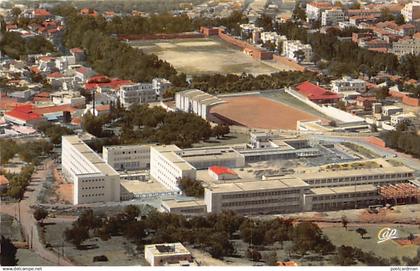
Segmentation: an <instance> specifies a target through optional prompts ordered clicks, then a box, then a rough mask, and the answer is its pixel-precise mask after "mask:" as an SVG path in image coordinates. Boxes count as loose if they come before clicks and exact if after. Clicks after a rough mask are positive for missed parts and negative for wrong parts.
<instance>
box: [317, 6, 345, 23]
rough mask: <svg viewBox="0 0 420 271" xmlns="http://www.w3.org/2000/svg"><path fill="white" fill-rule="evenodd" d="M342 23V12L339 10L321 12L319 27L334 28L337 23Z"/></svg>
mask: <svg viewBox="0 0 420 271" xmlns="http://www.w3.org/2000/svg"><path fill="white" fill-rule="evenodd" d="M343 21H344V11H343V10H341V9H329V10H326V11H324V12H322V15H321V25H322V26H336V25H338V23H340V22H343Z"/></svg>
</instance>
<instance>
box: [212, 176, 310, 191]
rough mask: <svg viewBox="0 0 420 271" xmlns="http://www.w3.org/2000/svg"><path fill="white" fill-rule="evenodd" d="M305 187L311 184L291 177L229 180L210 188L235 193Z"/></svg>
mask: <svg viewBox="0 0 420 271" xmlns="http://www.w3.org/2000/svg"><path fill="white" fill-rule="evenodd" d="M303 187H309V185H308V184H307V183H305V182H304V181H302V180H299V179H291V178H290V179H282V180H279V179H278V180H266V181H263V180H258V181H242V182H229V183H223V184H216V185H213V186H211V187H210V188H209V189H210V190H212V191H213V193H235V192H252V191H265V190H278V189H293V188H303Z"/></svg>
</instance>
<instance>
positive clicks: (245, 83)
mask: <svg viewBox="0 0 420 271" xmlns="http://www.w3.org/2000/svg"><path fill="white" fill-rule="evenodd" d="M315 78H316V75H315V74H314V73H312V72H294V71H292V72H288V71H282V72H277V73H272V74H271V75H267V74H262V75H257V76H254V75H252V74H241V75H236V74H227V75H222V74H214V75H210V74H205V75H196V76H193V78H192V82H191V87H192V88H198V89H200V90H203V91H205V92H208V93H212V94H219V93H231V92H242V91H252V90H265V89H278V88H283V87H287V86H292V85H295V84H298V83H300V82H303V81H305V80H314V79H315Z"/></svg>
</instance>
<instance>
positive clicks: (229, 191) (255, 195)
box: [204, 179, 309, 215]
mask: <svg viewBox="0 0 420 271" xmlns="http://www.w3.org/2000/svg"><path fill="white" fill-rule="evenodd" d="M308 188H309V185H308V184H307V183H305V182H303V181H301V180H298V179H287V180H267V181H261V180H257V181H243V182H230V183H222V184H215V185H213V186H211V187H208V188H205V191H204V201H205V203H206V205H207V211H208V212H213V213H220V212H222V211H224V210H232V211H235V212H237V213H239V214H243V215H248V214H268V213H290V212H299V211H300V210H302V202H303V198H302V197H303V194H304V191H305V190H306V189H308Z"/></svg>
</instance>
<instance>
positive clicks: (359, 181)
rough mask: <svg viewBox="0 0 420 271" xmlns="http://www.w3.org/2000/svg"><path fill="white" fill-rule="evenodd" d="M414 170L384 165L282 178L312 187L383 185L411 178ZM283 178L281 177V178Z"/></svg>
mask: <svg viewBox="0 0 420 271" xmlns="http://www.w3.org/2000/svg"><path fill="white" fill-rule="evenodd" d="M413 173H414V171H413V170H412V169H410V168H408V167H405V166H400V167H384V168H371V169H352V170H340V171H326V172H316V173H302V174H293V175H290V176H286V177H284V178H292V179H294V178H297V179H300V180H302V181H304V182H306V183H307V184H309V185H310V186H311V187H312V188H317V187H334V186H351V185H353V186H354V185H363V184H374V185H384V184H393V183H400V182H405V181H408V180H410V179H412V178H413ZM281 180H283V179H281Z"/></svg>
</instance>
